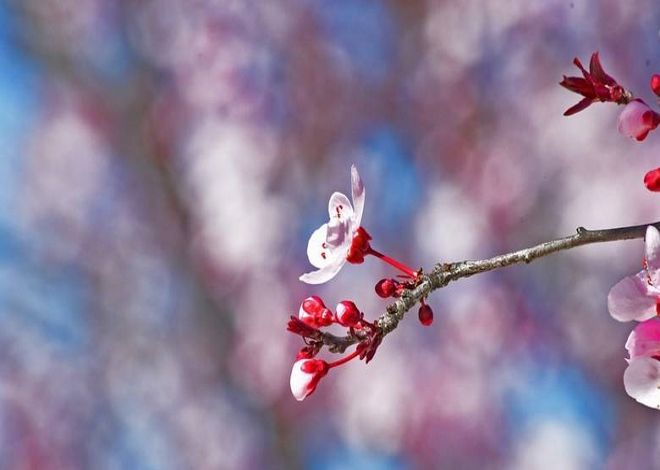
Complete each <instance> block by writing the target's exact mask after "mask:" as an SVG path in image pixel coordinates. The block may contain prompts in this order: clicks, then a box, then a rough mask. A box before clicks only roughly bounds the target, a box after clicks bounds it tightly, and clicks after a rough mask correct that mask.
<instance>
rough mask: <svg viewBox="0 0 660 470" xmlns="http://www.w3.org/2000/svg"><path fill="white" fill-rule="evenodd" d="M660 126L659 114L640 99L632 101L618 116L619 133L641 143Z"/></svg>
mask: <svg viewBox="0 0 660 470" xmlns="http://www.w3.org/2000/svg"><path fill="white" fill-rule="evenodd" d="M658 124H660V114H658V113H656V112H655V111H653V110H652V109H651V108H649V107H648V105H647V104H646V103H644V102H643V101H642V100H640V99H636V100H632V101H631V102H630V103H628V104H627V105H626V107H625V108H623V111H621V114H619V132H621V133H622V134H623V135H626V136H628V137H631V138H633V139H635V140H638V141H642V140H644V139H646V136H647V135H648V133H649V132H651V131H652V130H653V129H655V128H656V127H658Z"/></svg>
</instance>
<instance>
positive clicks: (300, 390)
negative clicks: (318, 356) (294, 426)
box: [289, 359, 314, 401]
mask: <svg viewBox="0 0 660 470" xmlns="http://www.w3.org/2000/svg"><path fill="white" fill-rule="evenodd" d="M307 360H308V359H300V360H299V361H296V362H295V363H294V364H293V368H292V369H291V379H290V380H289V385H290V386H291V393H292V394H293V396H294V397H295V399H296V400H298V401H303V400H304V399H305V397H306V396H307V395H309V394H310V393H311V392H312V391H313V390H310V384H311V382H312V379H313V378H314V374H309V373H307V372H305V371H303V370H302V365H303V364H304V363H305V362H306V361H307Z"/></svg>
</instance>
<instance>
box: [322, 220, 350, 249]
mask: <svg viewBox="0 0 660 470" xmlns="http://www.w3.org/2000/svg"><path fill="white" fill-rule="evenodd" d="M352 226H353V225H352V221H351V220H343V221H340V220H339V219H337V218H334V219H331V220H330V222H328V233H327V235H326V238H325V242H326V244H327V245H328V248H329V249H330V250H331V251H334V250H335V249H339V248H342V247H344V248H346V250H348V247H349V246H350V245H351V242H352V241H353V236H352V235H353V230H352V228H351V227H352Z"/></svg>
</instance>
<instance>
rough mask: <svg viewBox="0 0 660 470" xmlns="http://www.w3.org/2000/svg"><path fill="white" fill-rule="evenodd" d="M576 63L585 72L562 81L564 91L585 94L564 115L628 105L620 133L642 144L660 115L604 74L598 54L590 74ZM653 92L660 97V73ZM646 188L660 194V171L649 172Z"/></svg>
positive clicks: (654, 78) (653, 79)
mask: <svg viewBox="0 0 660 470" xmlns="http://www.w3.org/2000/svg"><path fill="white" fill-rule="evenodd" d="M573 63H574V64H575V65H576V66H577V67H578V68H579V69H580V71H581V72H582V77H566V76H564V78H563V80H562V81H561V82H559V84H560V85H561V86H563V87H564V88H566V89H568V90H570V91H572V92H574V93H578V94H579V95H582V96H583V98H582V100H580V101H579V102H578V103H577V104H575V105H574V106H571V107H570V108H568V109H567V110H566V111H565V112H564V116H570V115H572V114H575V113H578V112H580V111H582V110H584V109H586V108H587V107H588V106H589V105H591V104H592V103H596V102H603V103H608V102H609V103H616V104H619V105H625V107H624V108H623V110H622V111H621V114H619V119H618V126H617V127H618V130H619V132H620V133H622V134H623V135H625V136H627V137H630V138H632V139H634V140H636V141H638V142H641V141H643V140H644V139H646V137H647V136H648V135H649V132H651V131H653V130H655V129H657V128H658V126H660V114H659V113H657V112H656V111H654V110H653V109H651V107H650V106H649V105H648V104H646V103H645V102H644V101H643V100H641V99H639V98H633V94H632V93H631V92H630V91H629V90H626V89H625V88H624V87H622V86H621V85H619V83H618V82H617V81H616V80H615V79H614V78H612V77H611V76H610V75H608V74H607V73H605V70H603V66H602V65H601V63H600V59H599V57H598V52H594V53H593V54H592V55H591V60H590V61H589V71H587V70H586V69H585V68H584V67H583V66H582V63H581V62H580V60H579V59H578V58H577V57H576V58H575V59H573ZM650 85H651V90H653V93H655V95H656V96H658V97H660V74H654V75H653V76H652V77H651V83H650ZM644 185H645V186H646V187H647V189H649V190H650V191H656V192H658V191H660V168H656V169H655V170H651V171H649V172H648V173H647V174H646V175H645V176H644Z"/></svg>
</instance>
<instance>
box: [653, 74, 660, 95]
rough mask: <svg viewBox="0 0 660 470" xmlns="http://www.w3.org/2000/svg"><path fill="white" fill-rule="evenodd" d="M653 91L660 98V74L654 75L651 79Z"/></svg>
mask: <svg viewBox="0 0 660 470" xmlns="http://www.w3.org/2000/svg"><path fill="white" fill-rule="evenodd" d="M651 90H653V93H655V94H656V96H660V74H658V73H654V74H653V76H652V77H651Z"/></svg>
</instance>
